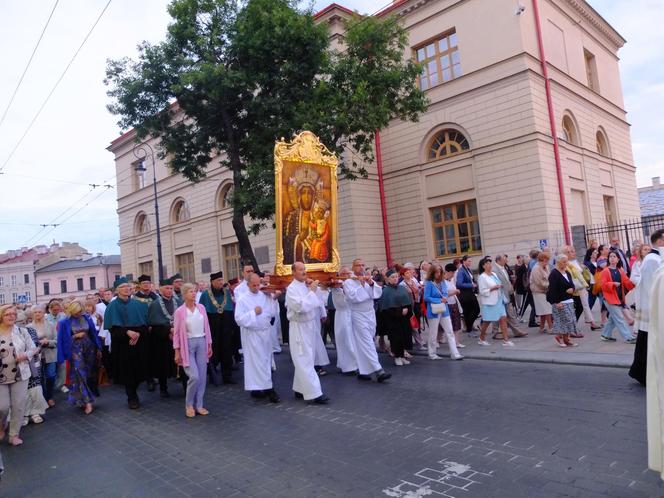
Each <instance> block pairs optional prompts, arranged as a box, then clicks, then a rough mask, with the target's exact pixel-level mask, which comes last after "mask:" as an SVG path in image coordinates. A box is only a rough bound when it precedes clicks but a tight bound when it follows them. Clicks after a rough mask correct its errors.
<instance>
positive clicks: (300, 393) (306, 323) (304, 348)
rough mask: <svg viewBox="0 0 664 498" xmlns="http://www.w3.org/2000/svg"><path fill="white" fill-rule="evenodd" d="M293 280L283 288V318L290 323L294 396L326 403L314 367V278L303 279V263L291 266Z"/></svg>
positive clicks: (316, 303) (317, 316) (317, 321)
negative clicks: (284, 302) (284, 313)
mask: <svg viewBox="0 0 664 498" xmlns="http://www.w3.org/2000/svg"><path fill="white" fill-rule="evenodd" d="M292 271H293V281H292V282H291V283H290V285H289V286H288V288H287V289H286V308H287V310H288V311H287V317H288V320H289V322H290V334H289V335H290V341H289V344H290V353H291V358H292V359H293V365H294V366H295V375H294V377H293V390H294V391H295V396H296V397H301V398H304V399H305V400H306V401H310V402H312V403H317V404H326V403H327V402H328V401H329V398H328V397H327V396H326V395H324V394H323V391H322V389H321V385H320V379H319V378H318V375H317V374H316V370H315V369H314V358H315V348H316V336H317V335H318V336H320V300H319V299H318V296H317V295H316V290H317V289H318V281H316V280H311V279H308V278H307V270H306V268H305V266H304V263H301V262H299V261H298V262H296V263H293V266H292Z"/></svg>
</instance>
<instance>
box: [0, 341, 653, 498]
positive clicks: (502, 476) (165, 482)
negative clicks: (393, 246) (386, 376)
mask: <svg viewBox="0 0 664 498" xmlns="http://www.w3.org/2000/svg"><path fill="white" fill-rule="evenodd" d="M331 356H333V355H331ZM381 360H382V361H383V363H384V365H385V366H388V363H389V360H388V358H386V357H384V356H383V357H382V358H381ZM277 365H278V372H277V374H276V379H277V388H278V390H279V391H280V393H281V394H282V398H283V401H282V403H281V404H279V405H269V404H267V403H264V402H263V401H258V402H257V401H254V400H251V399H250V398H249V397H248V395H247V394H246V393H245V392H243V391H242V389H241V387H240V386H222V387H210V388H209V390H208V393H207V395H206V396H207V407H208V408H209V409H210V411H211V415H209V416H208V417H196V418H195V419H193V420H190V419H186V418H185V417H184V406H183V405H184V403H183V399H182V396H181V389H180V388H179V386H178V385H177V384H175V383H174V384H173V385H172V386H171V392H172V393H173V397H172V398H171V399H169V400H160V399H159V397H158V393H147V392H145V387H142V401H143V403H144V404H143V407H142V408H141V409H140V410H139V411H129V410H128V409H127V408H126V405H125V402H124V396H123V391H122V390H121V389H119V388H117V387H110V388H106V389H104V390H103V392H102V397H101V398H100V399H99V401H98V403H97V410H96V411H95V412H94V413H93V414H92V415H90V416H85V415H83V414H81V413H79V412H78V411H77V410H76V409H75V408H73V407H71V406H68V405H66V403H65V402H64V400H63V399H61V400H60V402H59V403H58V406H57V407H56V408H55V409H53V410H49V412H48V413H47V416H46V417H45V418H46V422H45V423H44V424H42V425H41V426H29V427H27V428H25V429H24V430H23V432H22V437H23V439H24V440H25V444H24V445H23V446H22V447H19V448H9V447H7V446H6V445H3V446H2V453H3V456H4V460H5V467H6V474H5V476H4V477H3V480H2V482H1V483H0V496H2V497H14V496H17V497H18V496H20V497H22V498H25V497H27V496H34V497H60V496H62V497H68V498H69V497H78V496H81V497H92V496H108V497H118V496H131V497H134V496H135V497H152V496H154V497H170V496H200V497H209V496H222V497H231V496H232V497H244V496H257V497H261V496H263V497H277V496H283V497H309V496H324V497H327V496H343V497H395V498H405V497H421V496H432V497H454V498H459V497H468V498H475V497H509V498H513V497H529V498H530V497H557V496H580V497H586V496H595V497H600V496H601V497H607V496H608V497H620V498H626V497H655V496H664V485H663V483H662V482H661V481H660V479H659V477H658V476H657V475H656V474H655V473H654V472H651V471H648V470H647V465H646V440H645V392H644V390H643V389H642V388H641V387H640V386H638V385H636V384H635V383H633V382H632V381H631V380H630V379H629V378H628V377H627V375H626V372H625V371H624V370H623V369H616V368H600V367H581V366H568V365H547V364H531V363H513V362H492V361H480V360H466V361H463V362H452V361H449V360H441V361H429V360H426V359H424V358H416V359H415V361H414V362H413V364H412V365H409V366H406V367H398V368H397V367H393V366H390V367H389V370H391V371H392V372H393V373H394V374H395V375H394V377H393V378H392V379H391V380H390V381H388V382H387V383H386V384H383V385H381V384H377V383H375V382H370V383H369V382H358V381H357V380H356V379H354V378H352V377H346V376H342V375H338V374H336V373H332V370H333V369H332V368H329V371H330V374H329V375H327V376H326V377H324V378H323V387H324V390H325V391H326V392H327V393H328V394H329V396H330V397H331V398H332V404H330V405H328V406H309V405H305V404H304V403H303V402H302V401H299V400H295V399H294V398H293V397H292V394H291V392H290V381H291V376H292V366H291V362H290V357H289V354H288V352H287V351H286V352H285V353H283V354H281V355H278V356H277Z"/></svg>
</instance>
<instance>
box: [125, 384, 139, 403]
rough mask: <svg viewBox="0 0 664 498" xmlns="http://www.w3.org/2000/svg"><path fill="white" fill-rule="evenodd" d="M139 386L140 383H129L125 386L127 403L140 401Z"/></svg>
mask: <svg viewBox="0 0 664 498" xmlns="http://www.w3.org/2000/svg"><path fill="white" fill-rule="evenodd" d="M138 384H140V383H134V382H128V383H126V384H125V392H126V393H127V401H138Z"/></svg>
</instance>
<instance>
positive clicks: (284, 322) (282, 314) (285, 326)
mask: <svg viewBox="0 0 664 498" xmlns="http://www.w3.org/2000/svg"><path fill="white" fill-rule="evenodd" d="M278 303H279V321H280V322H281V340H282V342H283V343H284V344H288V333H289V330H290V323H288V317H287V314H286V311H287V310H286V305H285V304H284V303H283V302H282V301H281V300H279V301H278Z"/></svg>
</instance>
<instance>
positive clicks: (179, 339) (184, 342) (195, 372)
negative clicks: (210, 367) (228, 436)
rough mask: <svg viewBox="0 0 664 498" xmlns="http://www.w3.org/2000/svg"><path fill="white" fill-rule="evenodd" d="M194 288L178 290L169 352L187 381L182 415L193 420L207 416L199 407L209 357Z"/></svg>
mask: <svg viewBox="0 0 664 498" xmlns="http://www.w3.org/2000/svg"><path fill="white" fill-rule="evenodd" d="M196 291H197V287H196V286H195V285H194V284H184V285H183V286H182V297H183V298H184V304H183V305H182V306H180V307H179V308H178V309H177V310H175V313H174V315H173V328H174V331H173V349H174V350H175V363H177V364H178V365H181V366H182V367H184V371H185V373H186V374H187V376H188V377H189V380H188V381H187V394H186V400H185V415H186V416H187V417H190V418H191V417H194V416H196V414H198V415H207V414H209V413H210V412H209V411H208V410H207V409H205V408H204V407H203V397H204V396H205V387H206V385H207V363H208V360H209V359H210V357H211V356H212V336H211V335H210V324H209V323H208V317H207V313H206V312H205V306H203V305H202V304H197V303H196Z"/></svg>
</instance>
